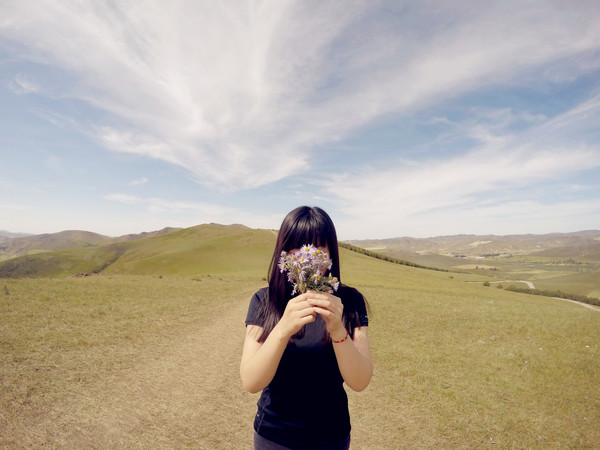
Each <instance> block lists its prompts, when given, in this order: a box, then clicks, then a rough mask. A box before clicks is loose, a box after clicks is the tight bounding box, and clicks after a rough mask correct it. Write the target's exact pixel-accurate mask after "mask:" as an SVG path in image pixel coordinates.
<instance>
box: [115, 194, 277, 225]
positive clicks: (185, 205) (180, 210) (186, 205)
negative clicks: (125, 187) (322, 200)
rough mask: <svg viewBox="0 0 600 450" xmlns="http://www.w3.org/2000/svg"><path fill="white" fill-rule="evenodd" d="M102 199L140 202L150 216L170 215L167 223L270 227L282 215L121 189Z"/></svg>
mask: <svg viewBox="0 0 600 450" xmlns="http://www.w3.org/2000/svg"><path fill="white" fill-rule="evenodd" d="M104 199H105V200H108V201H110V202H115V203H121V204H124V205H130V206H139V207H141V208H143V209H144V210H145V211H146V213H148V214H149V216H156V217H165V216H166V217H169V223H170V226H181V227H189V226H192V225H197V224H200V223H207V222H215V223H221V224H233V223H242V224H244V225H246V226H249V227H256V228H273V227H274V225H273V224H277V225H278V224H279V221H280V220H281V219H282V217H281V215H280V214H273V213H272V214H259V213H258V212H255V211H251V210H249V209H247V208H237V207H230V206H224V205H220V204H216V203H207V202H190V201H180V200H171V199H167V198H162V197H140V196H135V195H129V194H121V193H113V194H108V195H105V196H104ZM157 223H158V222H157ZM163 226H164V225H163Z"/></svg>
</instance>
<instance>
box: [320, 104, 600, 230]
mask: <svg viewBox="0 0 600 450" xmlns="http://www.w3.org/2000/svg"><path fill="white" fill-rule="evenodd" d="M503 116H504V113H503V112H500V114H499V115H498V117H499V121H498V122H495V123H492V125H491V126H490V127H489V128H486V127H485V126H481V125H473V124H471V127H469V126H462V124H458V125H457V126H456V128H455V132H456V133H458V134H462V135H463V136H469V137H471V138H476V140H477V142H478V145H476V146H475V147H474V148H473V149H471V150H470V151H468V152H466V153H458V154H454V155H452V156H451V157H447V158H445V159H440V158H437V159H436V158H430V159H426V160H424V159H421V160H413V161H406V160H403V161H401V162H400V161H398V163H397V164H389V166H390V167H389V168H387V169H383V170H382V169H381V168H362V169H361V170H360V171H355V172H353V173H346V174H339V175H334V176H333V177H332V178H330V179H328V180H320V181H319V182H318V185H320V186H321V187H322V188H323V189H324V191H325V192H326V193H327V195H328V197H329V198H330V199H331V202H332V203H333V204H336V203H339V204H340V205H341V207H342V211H343V213H344V215H345V216H346V218H347V221H348V223H349V224H351V223H352V222H353V221H355V220H358V219H359V218H363V219H364V218H365V217H368V218H369V221H370V222H372V223H374V224H385V227H384V228H385V229H390V228H395V229H397V230H398V233H401V230H405V232H404V233H405V234H407V235H423V233H433V234H436V233H437V234H439V233H447V232H448V230H449V227H450V226H451V225H452V222H453V221H454V220H456V221H458V222H457V224H458V226H455V227H454V228H455V232H457V233H461V232H467V231H466V230H467V229H468V228H471V229H473V230H475V229H477V227H480V228H479V229H481V227H485V228H487V229H488V230H489V229H490V228H494V227H496V229H497V230H501V229H505V230H506V229H508V228H511V227H510V226H508V225H510V224H511V223H513V226H512V228H515V226H514V224H518V223H519V222H521V223H523V224H527V226H529V227H531V226H539V224H544V221H547V224H549V225H550V226H555V227H556V226H560V224H561V223H562V222H563V221H566V220H567V218H568V219H569V220H570V223H571V229H572V227H573V222H574V220H576V219H574V217H576V216H575V213H577V214H579V220H580V223H588V224H590V223H594V220H593V218H594V217H596V218H597V217H598V214H599V213H600V201H599V200H598V199H593V200H591V199H587V200H583V199H582V200H577V199H575V200H573V201H572V204H571V203H565V201H564V200H563V199H561V198H555V197H554V196H555V194H556V191H555V189H556V186H560V185H561V184H564V185H565V186H566V187H565V188H564V189H562V191H563V193H564V194H568V193H569V192H575V191H579V192H581V191H582V190H583V189H584V187H582V186H576V187H575V189H572V184H569V183H568V182H567V181H566V180H569V179H570V178H571V177H572V176H573V175H574V174H578V173H580V172H585V171H589V170H597V169H598V168H600V147H598V143H597V142H594V141H593V140H592V141H591V142H590V140H589V139H587V138H586V136H585V135H582V134H581V133H580V131H581V130H582V129H584V130H585V129H590V128H591V127H593V126H594V125H593V124H595V123H599V122H600V103H599V102H598V101H597V99H592V100H589V101H586V102H584V103H583V104H581V105H577V106H575V107H574V108H573V109H572V110H570V111H567V112H565V113H564V114H561V115H559V116H557V117H555V118H552V119H548V120H545V121H542V122H539V123H538V124H537V125H536V126H535V127H533V128H529V129H526V130H525V131H523V132H521V133H510V132H508V131H507V128H508V127H509V126H510V124H511V123H512V120H505V119H504V118H503ZM535 120H536V121H539V120H540V118H536V119H535ZM469 121H471V119H469ZM558 180H564V181H563V182H562V183H561V182H560V181H558ZM548 182H550V183H548ZM553 185H554V187H553V188H552V189H551V188H550V186H553ZM569 186H571V188H570V187H569ZM586 186H587V190H588V191H589V186H588V185H586ZM546 190H548V192H547V193H545V191H546ZM440 217H445V218H446V219H445V220H444V222H443V223H440V222H439V218H440ZM584 217H585V221H584ZM484 218H486V219H485V220H484ZM550 218H552V220H550ZM484 222H485V225H484ZM534 224H537V225H534ZM348 226H349V227H350V228H354V229H355V232H356V236H358V235H362V234H363V232H362V231H360V230H359V229H357V228H358V227H357V226H356V225H348ZM580 227H581V225H580ZM363 229H364V228H363ZM436 230H437V231H436ZM442 230H446V231H442ZM461 230H462V231H461ZM521 231H522V232H523V230H521ZM369 232H370V233H375V230H374V229H373V228H372V227H371V228H369ZM363 237H365V236H363Z"/></svg>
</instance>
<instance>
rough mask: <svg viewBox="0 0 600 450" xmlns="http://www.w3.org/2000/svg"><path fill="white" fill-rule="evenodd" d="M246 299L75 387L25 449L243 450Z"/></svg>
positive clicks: (249, 404) (249, 403) (249, 406)
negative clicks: (124, 366) (115, 369)
mask: <svg viewBox="0 0 600 450" xmlns="http://www.w3.org/2000/svg"><path fill="white" fill-rule="evenodd" d="M248 299H249V297H248V296H245V297H244V298H240V299H239V301H237V302H236V303H235V304H232V305H231V308H230V309H228V310H227V311H226V312H224V313H222V314H219V315H217V316H216V317H215V318H214V319H213V321H212V322H211V323H206V324H198V326H196V327H195V328H194V329H193V330H191V331H190V330H188V331H187V332H186V334H184V335H181V336H179V337H178V338H177V339H172V340H169V341H168V342H165V343H164V344H161V345H160V346H159V347H157V348H151V349H145V350H143V354H142V355H140V359H139V361H140V363H138V364H136V365H134V366H133V367H131V368H129V369H128V370H126V371H124V372H119V373H113V374H112V375H111V376H110V377H107V378H104V379H102V380H101V382H98V383H95V384H92V385H90V384H78V385H75V386H74V387H73V390H72V392H70V395H69V396H68V398H65V399H64V401H63V402H62V403H60V404H57V405H54V407H53V408H52V411H49V412H48V414H47V415H45V417H44V418H43V419H41V421H40V423H38V424H37V426H35V427H32V429H31V430H30V435H29V436H27V439H26V440H25V441H24V442H23V447H27V448H32V447H42V446H44V447H47V446H50V447H64V448H102V449H105V448H186V447H187V448H207V449H209V448H210V449H219V448H247V447H248V443H249V442H251V438H252V419H253V416H254V409H255V403H256V397H255V396H252V395H250V394H247V393H246V392H244V391H243V389H242V387H241V383H240V381H239V372H238V366H239V358H240V356H241V349H242V345H243V339H244V328H243V321H244V317H245V314H246V310H247V305H248Z"/></svg>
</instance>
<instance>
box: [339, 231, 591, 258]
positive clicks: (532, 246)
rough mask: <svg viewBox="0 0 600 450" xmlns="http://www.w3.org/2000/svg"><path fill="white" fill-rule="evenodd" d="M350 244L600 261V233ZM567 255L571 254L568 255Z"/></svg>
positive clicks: (402, 250) (411, 250) (400, 239)
mask: <svg viewBox="0 0 600 450" xmlns="http://www.w3.org/2000/svg"><path fill="white" fill-rule="evenodd" d="M346 242H348V243H349V244H352V245H356V246H358V247H362V248H365V249H367V250H372V251H379V252H384V253H388V252H398V253H414V254H418V255H424V254H437V255H447V256H457V255H465V256H471V257H472V256H481V255H489V254H503V255H508V254H511V255H521V254H536V253H541V252H544V253H545V254H546V255H548V256H562V255H563V253H564V254H565V256H584V257H590V259H600V231H599V230H586V231H578V232H573V233H549V234H522V235H504V236H499V235H466V234H461V235H452V236H437V237H430V238H411V237H398V238H391V239H363V240H349V241H346ZM567 254H568V255H567Z"/></svg>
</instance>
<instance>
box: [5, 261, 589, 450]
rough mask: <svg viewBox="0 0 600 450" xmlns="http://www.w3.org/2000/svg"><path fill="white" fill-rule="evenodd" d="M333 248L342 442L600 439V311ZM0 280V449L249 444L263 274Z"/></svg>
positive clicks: (472, 444) (426, 444)
mask: <svg viewBox="0 0 600 450" xmlns="http://www.w3.org/2000/svg"><path fill="white" fill-rule="evenodd" d="M343 257H344V260H343V262H342V264H343V273H344V274H345V282H347V283H349V284H352V285H355V286H357V287H359V288H360V289H361V290H362V291H363V292H364V293H365V294H366V295H367V297H368V299H369V301H370V304H371V326H370V335H371V339H372V348H373V355H374V361H375V375H374V377H373V380H372V383H371V385H370V386H369V388H368V389H367V390H366V391H364V392H362V393H359V394H355V393H350V402H351V415H352V423H353V430H354V431H353V438H352V439H353V445H352V447H353V448H356V449H363V448H364V449H389V448H482V447H484V448H485V447H493V448H548V447H550V448H598V447H600V427H599V426H598V424H599V423H600V393H599V390H598V389H597V387H598V386H599V385H600V356H599V353H598V348H599V347H598V342H597V333H598V330H599V329H600V313H599V312H597V311H591V310H588V309H585V308H583V307H581V306H579V305H574V304H572V303H568V302H563V301H560V300H553V299H544V298H538V297H533V296H527V295H522V294H516V293H510V292H506V291H504V290H500V289H495V288H486V287H483V286H481V285H471V284H467V283H466V282H465V280H463V279H461V276H460V275H457V274H454V275H450V274H447V273H442V272H429V271H424V270H420V269H411V268H406V267H401V266H397V265H393V264H387V263H384V262H381V261H374V260H373V261H371V260H367V261H366V260H365V259H364V258H363V257H361V256H360V255H356V256H354V255H350V254H346V253H345V254H344V255H343ZM260 269H261V272H262V268H260ZM451 276H452V277H453V278H450V277H451ZM469 279H472V276H470V278H469ZM6 284H7V289H8V291H9V294H4V295H2V294H0V350H1V352H0V389H1V390H0V402H1V403H0V404H1V409H0V447H3V448H41V447H45V448H47V447H50V448H201V449H215V448H216V449H221V448H222V449H226V448H227V449H228V448H251V440H252V421H253V417H254V414H255V402H256V400H257V396H256V395H250V394H247V393H245V392H244V391H243V389H242V387H241V383H240V381H239V375H238V365H239V358H240V356H241V348H242V343H243V338H244V327H243V321H244V317H245V313H246V308H247V305H248V301H249V298H250V295H251V294H252V293H253V292H254V291H255V290H256V289H257V288H258V287H260V286H262V285H263V284H264V281H261V279H260V276H258V275H256V276H250V275H248V276H246V275H244V276H237V277H235V276H232V275H228V276H226V277H225V276H222V277H221V278H219V277H218V276H215V275H213V276H208V275H203V276H197V277H163V278H158V277H151V276H139V277H135V276H111V277H108V276H104V277H103V276H98V277H90V278H83V279H65V280H8V281H7V282H6Z"/></svg>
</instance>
